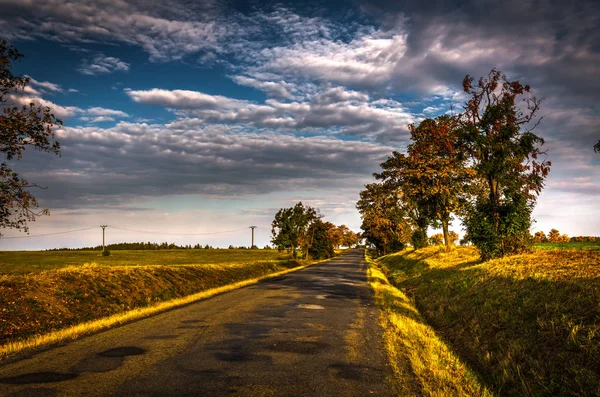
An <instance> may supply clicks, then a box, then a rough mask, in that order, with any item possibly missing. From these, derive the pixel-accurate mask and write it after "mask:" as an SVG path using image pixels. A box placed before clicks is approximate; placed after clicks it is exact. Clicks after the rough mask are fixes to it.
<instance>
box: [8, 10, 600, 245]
mask: <svg viewBox="0 0 600 397" xmlns="http://www.w3.org/2000/svg"><path fill="white" fill-rule="evenodd" d="M108 4H111V7H108ZM598 14H600V5H599V4H598V3H595V2H591V1H590V2H580V3H578V4H569V5H550V6H547V7H545V8H544V9H543V10H540V9H537V8H536V7H533V6H531V5H525V4H522V3H521V2H517V1H515V2H512V3H503V4H502V5H500V4H497V5H493V4H492V5H489V4H488V5H486V6H485V7H484V6H480V5H478V3H477V2H461V3H460V4H454V5H447V4H445V5H440V4H437V5H435V6H431V5H427V4H414V3H411V2H406V3H398V4H393V5H390V4H386V2H377V1H372V2H353V3H351V4H350V5H343V6H342V4H329V5H328V6H327V7H324V6H321V5H319V3H316V2H286V3H281V2H273V3H270V2H266V3H264V2H261V3H260V5H254V6H240V5H237V6H236V5H224V4H222V3H220V2H211V1H204V2H201V3H199V4H193V5H189V4H185V3H180V2H176V1H173V2H169V3H168V4H163V3H161V2H155V1H151V2H129V3H125V2H120V1H112V2H111V1H109V2H106V1H103V2H99V1H89V2H86V3H85V4H79V3H75V4H70V5H69V7H66V3H65V2H64V1H62V0H46V1H41V2H36V3H35V4H34V3H23V4H21V3H20V2H17V1H7V2H2V3H0V23H1V24H2V26H3V34H4V37H3V38H5V39H7V40H8V42H9V44H11V45H13V46H14V47H16V48H17V49H18V50H19V51H20V52H21V53H22V54H23V55H24V58H23V59H22V60H21V61H20V62H18V63H16V64H15V65H14V67H13V72H14V73H15V74H25V75H27V76H29V77H30V78H31V82H30V85H29V87H28V90H27V91H26V92H25V93H24V95H21V96H18V97H15V101H17V102H18V101H20V102H19V103H27V102H28V101H30V100H33V101H35V102H38V103H41V104H44V105H47V106H50V108H51V109H52V110H53V112H54V113H55V114H56V116H57V117H59V118H61V119H62V120H63V122H64V125H63V127H62V128H61V129H59V130H57V133H56V134H57V140H58V141H59V142H60V143H61V154H62V156H61V157H60V158H59V157H56V156H53V155H51V154H48V153H42V152H38V151H34V150H32V149H28V150H26V151H25V153H24V156H23V159H22V160H19V161H9V162H8V164H9V165H10V166H11V167H12V168H13V169H14V170H15V171H16V172H17V173H19V175H21V176H23V177H24V178H25V179H27V180H28V181H30V182H31V183H37V184H40V185H43V186H45V187H47V189H35V190H32V193H33V195H34V196H35V197H36V198H37V199H38V201H39V206H40V208H48V209H49V210H50V212H51V215H50V216H42V217H39V218H38V219H37V221H35V222H31V223H29V228H30V236H26V235H24V234H23V233H22V232H19V231H16V230H11V229H5V230H3V234H4V236H3V237H1V238H0V250H2V251H5V250H44V249H51V248H78V247H82V246H97V245H98V244H99V243H101V241H102V233H101V232H102V230H101V228H100V225H101V224H107V225H109V226H108V228H107V235H106V237H107V239H106V242H107V244H110V243H116V242H137V241H140V242H147V241H152V242H163V241H168V242H173V243H176V244H178V245H181V244H185V245H187V244H192V245H194V244H196V243H199V244H201V245H203V246H204V245H206V244H208V245H211V246H214V247H217V246H218V247H223V248H226V247H228V246H229V245H234V246H249V245H250V229H249V226H250V225H257V226H259V228H258V229H257V231H256V236H255V241H256V245H257V246H259V247H263V246H265V245H266V244H269V245H270V244H271V242H270V239H271V232H270V224H271V221H272V220H273V217H274V215H275V213H276V212H277V210H278V209H279V208H284V207H290V206H292V205H294V204H295V203H296V202H299V201H302V202H303V203H305V204H307V205H310V206H311V207H314V208H319V209H320V210H321V212H322V214H323V215H324V220H326V221H329V222H332V223H334V224H336V225H341V224H345V225H347V226H348V227H349V228H350V229H351V230H353V231H355V232H358V231H360V223H361V221H360V216H359V214H358V211H357V210H356V208H355V204H356V202H357V200H358V195H359V192H360V190H361V189H362V188H363V186H364V185H365V184H366V183H371V182H373V181H374V179H373V178H372V176H371V174H372V173H373V172H376V171H377V170H378V167H379V164H380V163H381V162H383V161H384V160H385V159H386V158H387V157H388V156H389V155H391V153H392V151H393V150H398V151H405V150H406V145H407V144H408V141H409V137H410V134H409V132H408V124H410V123H419V122H420V121H421V120H423V119H425V118H427V117H436V116H438V115H442V114H446V113H448V112H450V111H452V109H460V108H461V106H462V104H463V103H464V100H465V96H464V94H463V93H462V86H461V82H462V79H463V78H464V76H465V75H467V74H469V75H471V76H473V77H474V78H475V79H478V78H479V77H482V76H486V75H487V73H488V72H489V71H490V69H492V68H494V67H495V68H498V70H500V71H501V72H503V73H504V74H506V75H507V77H508V78H509V79H511V80H514V79H516V80H519V81H520V82H521V83H523V84H529V85H531V87H532V90H533V92H534V94H535V95H536V96H537V97H538V98H544V100H543V101H542V104H541V110H540V115H541V116H544V117H543V119H542V121H541V123H540V125H539V126H538V127H537V128H536V129H535V133H536V134H537V135H539V136H541V137H542V138H544V139H545V141H546V144H545V145H544V146H543V149H544V150H547V159H548V160H550V161H551V162H552V167H551V169H550V174H549V176H548V178H547V179H546V186H545V188H544V190H543V191H542V193H541V195H540V196H539V197H538V200H537V205H536V208H535V210H534V212H533V218H534V219H536V220H537V222H536V223H534V227H533V228H532V230H531V233H532V234H533V233H535V231H538V230H542V231H544V232H546V233H547V232H548V231H549V230H550V229H551V228H556V229H558V230H559V231H560V232H561V233H566V234H568V235H569V236H599V235H600V222H598V219H600V205H598V197H600V172H598V171H599V170H600V154H598V153H595V152H594V150H593V145H594V144H595V143H596V142H597V141H598V139H599V138H600V136H599V131H598V125H600V123H599V120H600V117H599V115H600V105H599V103H600V101H598V99H599V96H600V94H599V92H600V66H599V64H598V62H597V60H598V56H599V52H600V48H599V47H598V44H597V43H598V42H600V31H598V29H597V27H596V26H597V23H596V20H595V18H594V15H598ZM87 228H90V229H89V230H81V231H80V232H74V233H65V234H59V233H61V232H63V231H72V230H80V229H87ZM119 228H120V229H121V230H118V229H119ZM127 229H128V230H127ZM238 229H239V230H238ZM451 229H452V230H454V231H455V232H457V233H458V234H459V235H461V236H462V235H463V234H464V231H463V230H462V228H461V226H460V221H458V220H456V221H455V222H453V227H452V228H451ZM232 230H235V231H232ZM429 230H430V232H432V231H434V230H435V229H432V228H430V229H429ZM224 231H232V232H231V233H220V232H224ZM52 233H55V234H54V235H48V236H39V237H36V236H37V235H44V234H52ZM207 233H214V234H212V235H209V234H207ZM176 234H178V235H176ZM192 235H194V236H192ZM150 237H152V238H155V239H150Z"/></svg>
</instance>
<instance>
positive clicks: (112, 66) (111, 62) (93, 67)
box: [77, 54, 130, 76]
mask: <svg viewBox="0 0 600 397" xmlns="http://www.w3.org/2000/svg"><path fill="white" fill-rule="evenodd" d="M129 66H130V64H129V63H127V62H123V61H121V60H120V59H119V58H115V57H107V56H105V55H103V54H100V55H96V56H95V57H94V58H93V59H92V60H91V61H90V60H87V59H84V60H83V61H82V62H81V66H80V67H79V69H77V70H78V71H79V72H80V73H81V74H86V75H89V76H95V75H98V74H108V73H114V72H128V71H129Z"/></svg>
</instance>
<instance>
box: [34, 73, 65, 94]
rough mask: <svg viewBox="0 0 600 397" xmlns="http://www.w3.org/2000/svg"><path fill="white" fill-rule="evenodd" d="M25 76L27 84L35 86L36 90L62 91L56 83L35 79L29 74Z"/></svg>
mask: <svg viewBox="0 0 600 397" xmlns="http://www.w3.org/2000/svg"><path fill="white" fill-rule="evenodd" d="M27 77H29V84H31V85H32V86H34V87H36V88H37V89H38V90H41V91H42V92H44V91H45V92H51V93H55V92H62V91H63V89H62V88H61V86H60V85H58V84H54V83H51V82H49V81H37V80H36V79H34V78H33V77H31V76H27Z"/></svg>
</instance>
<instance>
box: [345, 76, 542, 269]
mask: <svg viewBox="0 0 600 397" xmlns="http://www.w3.org/2000/svg"><path fill="white" fill-rule="evenodd" d="M463 90H464V92H465V93H467V94H468V95H469V99H468V101H467V102H466V104H465V106H464V112H463V113H461V114H458V115H456V116H448V115H444V116H440V117H437V118H435V119H425V120H423V121H421V122H420V123H419V124H418V125H409V130H410V132H411V143H410V144H409V145H408V148H407V153H406V154H404V153H399V152H393V153H392V156H390V157H389V158H388V159H387V160H386V161H385V162H384V163H382V164H381V168H382V172H381V173H376V174H375V175H374V176H375V178H376V179H378V180H381V181H382V182H381V183H378V184H369V185H366V186H365V190H363V191H362V192H361V194H360V196H361V197H360V200H359V202H358V203H357V208H358V210H359V212H360V213H361V216H362V219H363V225H362V228H363V230H364V233H363V236H365V238H366V239H367V241H369V242H371V243H372V244H374V245H375V246H376V247H377V248H378V251H380V252H384V253H385V252H389V251H390V250H393V249H395V248H397V247H401V246H403V244H405V243H406V239H405V238H404V236H405V235H406V234H409V235H410V236H411V238H410V241H411V243H412V244H413V246H414V247H415V248H416V249H418V248H420V247H423V246H425V245H427V244H428V243H429V242H437V237H436V238H433V239H431V241H428V239H427V234H426V233H427V228H428V227H429V226H433V227H440V228H441V229H442V232H443V233H442V236H443V240H444V244H445V246H446V248H448V247H449V246H450V244H451V243H452V242H453V241H455V240H456V239H452V238H451V237H450V232H449V223H450V221H451V219H452V216H453V215H454V216H458V217H460V218H461V219H462V221H463V225H464V226H465V227H466V232H467V235H468V241H469V242H471V243H473V244H474V245H475V246H476V247H477V248H478V250H479V252H480V255H481V258H482V259H484V260H486V259H490V258H494V257H500V256H504V255H507V254H512V253H517V252H520V251H522V250H524V249H526V248H527V247H528V245H529V244H530V235H529V228H530V226H531V222H532V220H531V212H532V210H533V208H534V205H535V201H536V198H537V195H539V193H540V192H541V190H542V188H543V185H544V179H545V177H546V176H547V175H548V172H549V169H550V162H549V161H543V160H540V159H539V157H540V156H541V155H543V154H544V153H543V152H542V151H541V149H540V147H541V145H543V143H544V141H543V139H542V138H540V137H538V136H537V135H535V134H533V132H532V130H533V129H534V128H535V126H536V125H537V123H539V120H538V122H537V123H536V122H535V117H536V114H537V112H538V110H539V105H540V101H539V100H537V99H536V98H535V97H534V96H532V95H531V92H530V91H531V90H530V87H529V86H527V85H522V84H521V83H519V82H518V81H509V80H508V79H507V78H506V76H504V75H502V74H501V73H500V72H498V71H496V70H495V69H492V71H491V72H490V73H489V75H488V76H487V78H481V79H479V81H478V83H477V84H474V80H473V78H471V77H470V76H468V75H467V76H466V77H465V79H464V80H463ZM521 98H522V99H523V106H517V104H516V101H517V99H521ZM398 230H402V233H394V231H398ZM400 235H402V238H399V237H400ZM466 242H467V240H465V243H466ZM394 244H395V246H394Z"/></svg>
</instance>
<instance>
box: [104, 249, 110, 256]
mask: <svg viewBox="0 0 600 397" xmlns="http://www.w3.org/2000/svg"><path fill="white" fill-rule="evenodd" d="M102 256H110V251H109V250H104V251H102Z"/></svg>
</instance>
